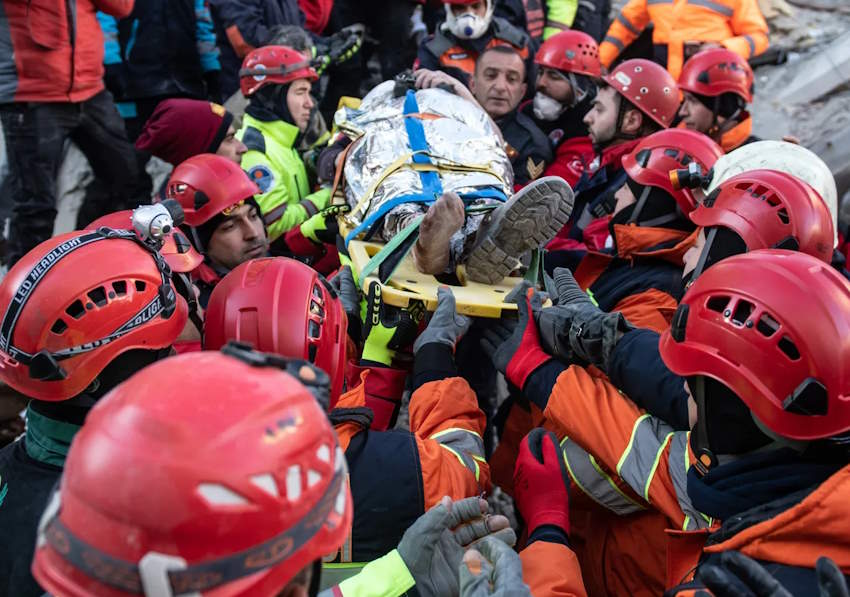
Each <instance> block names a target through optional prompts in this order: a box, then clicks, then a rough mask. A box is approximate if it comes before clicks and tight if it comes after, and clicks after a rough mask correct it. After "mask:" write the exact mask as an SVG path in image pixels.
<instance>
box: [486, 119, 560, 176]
mask: <svg viewBox="0 0 850 597" xmlns="http://www.w3.org/2000/svg"><path fill="white" fill-rule="evenodd" d="M496 124H497V125H498V126H499V130H501V131H502V136H503V137H504V138H505V142H506V143H507V144H508V145H509V147H508V148H507V151H508V157H509V158H510V160H511V166H513V169H514V184H517V185H525V184H528V183H529V182H531V181H532V180H534V179H535V178H538V177H540V176H542V175H543V171H544V170H545V169H546V166H548V165H549V164H551V163H552V160H553V159H554V155H553V154H552V144H551V143H550V141H549V138H548V137H547V136H546V135H544V134H543V131H541V130H540V129H539V128H537V125H536V124H534V121H533V120H531V118H529V117H528V116H526V115H525V114H523V113H522V112H519V111H517V110H514V111H513V112H511V113H510V114H507V115H506V116H503V117H502V118H500V119H498V120H497V121H496Z"/></svg>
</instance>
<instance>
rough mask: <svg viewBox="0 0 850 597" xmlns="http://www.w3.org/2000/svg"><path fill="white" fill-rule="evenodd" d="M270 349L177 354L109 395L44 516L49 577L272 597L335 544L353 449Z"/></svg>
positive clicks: (108, 590)
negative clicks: (346, 451)
mask: <svg viewBox="0 0 850 597" xmlns="http://www.w3.org/2000/svg"><path fill="white" fill-rule="evenodd" d="M269 357H270V355H262V354H260V353H251V352H248V353H243V355H242V358H244V359H245V362H243V360H240V359H239V358H234V357H232V356H227V355H225V354H221V353H216V352H195V353H189V354H184V355H180V356H175V357H172V358H168V359H165V360H162V361H159V362H157V363H155V364H153V365H150V366H149V367H147V368H145V369H143V370H142V371H140V372H138V373H136V374H135V375H134V376H132V377H131V378H130V379H128V380H127V381H126V382H124V383H123V384H121V385H119V386H117V387H116V388H115V389H114V390H113V391H112V392H110V393H109V394H108V395H107V396H106V397H105V398H104V399H103V400H101V401H100V403H99V404H97V406H95V408H94V409H93V410H92V411H91V413H90V414H89V415H88V418H87V419H86V424H85V425H84V426H83V428H82V429H81V430H80V431H79V433H78V434H77V435H76V436H75V438H74V443H73V444H72V445H71V449H70V451H69V453H68V458H67V461H66V462H65V468H64V472H63V476H62V481H61V483H60V487H59V490H58V491H57V492H56V493H54V494H53V497H52V498H51V501H50V502H49V503H48V506H47V509H46V510H45V513H44V514H43V515H42V520H41V523H40V524H39V530H38V543H37V548H36V553H35V558H34V562H33V566H32V571H33V575H34V576H35V578H36V579H37V580H38V582H39V584H40V585H41V586H42V587H44V588H45V589H46V590H47V591H48V592H49V593H51V594H53V595H66V596H67V595H74V596H84V595H86V596H88V595H98V596H101V597H122V596H124V597H126V596H127V595H128V594H134V595H148V596H150V597H153V596H156V597H165V596H171V595H182V594H188V593H192V594H196V595H215V596H216V597H235V596H249V595H250V596H251V597H254V596H257V597H265V596H268V597H273V596H274V595H278V594H279V593H280V590H281V589H282V588H283V587H285V586H286V585H287V583H288V582H289V581H290V580H291V579H292V578H293V577H294V576H295V575H296V574H297V573H298V572H299V571H300V570H302V569H303V568H304V567H306V566H308V565H309V564H310V563H312V562H315V561H316V560H318V559H320V558H321V557H322V556H324V555H326V554H329V553H333V552H334V551H335V550H337V549H338V548H339V547H340V545H342V543H343V542H344V541H345V538H346V537H347V536H348V534H349V532H350V529H351V519H352V510H353V508H352V502H351V494H350V492H349V489H348V482H347V480H346V476H347V467H346V463H345V456H344V455H343V453H342V450H341V449H340V447H339V444H338V442H337V438H336V433H335V432H334V430H333V427H331V425H330V423H329V421H328V419H327V417H326V415H325V414H324V413H323V412H322V410H321V408H320V407H319V404H318V403H317V402H316V400H315V398H314V397H313V395H312V394H311V392H310V391H309V389H308V388H307V387H305V386H304V385H302V383H300V382H299V380H298V378H296V377H295V376H294V375H293V374H290V373H289V372H288V371H290V370H293V368H292V367H290V366H289V364H285V363H279V361H280V359H279V358H277V357H275V358H269ZM273 361H278V363H274V362H273ZM249 363H251V364H249ZM266 363H269V364H271V365H272V366H268V365H266V366H263V365H264V364H266ZM275 364H280V365H283V366H285V367H286V371H287V372H284V371H282V370H281V369H279V368H277V367H275V366H274V365H275ZM303 365H306V364H303ZM293 373H294V374H295V375H297V374H298V371H297V370H295V371H293Z"/></svg>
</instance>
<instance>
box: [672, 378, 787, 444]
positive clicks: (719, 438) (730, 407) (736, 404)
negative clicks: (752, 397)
mask: <svg viewBox="0 0 850 597" xmlns="http://www.w3.org/2000/svg"><path fill="white" fill-rule="evenodd" d="M704 383H705V412H700V413H699V416H700V417H706V421H705V423H706V431H707V433H708V438H707V439H708V448H709V449H710V450H711V451H712V452H714V453H715V454H746V453H748V452H752V451H753V450H756V449H758V448H761V447H763V446H766V445H767V444H769V443H770V442H772V441H773V440H772V439H771V438H770V437H768V436H767V435H765V434H764V433H763V432H762V430H761V429H759V427H758V425H756V422H755V421H754V420H753V416H752V414H751V412H750V408H749V407H748V406H747V405H746V404H744V401H743V400H741V399H740V398H739V397H738V396H737V394H735V392H733V391H732V390H731V389H729V388H728V387H726V386H725V385H723V384H722V383H720V382H719V381H717V380H715V379H712V378H710V377H705V378H704ZM688 385H689V386H690V387H691V388H695V387H696V384H695V383H693V381H692V380H690V379H689V381H688Z"/></svg>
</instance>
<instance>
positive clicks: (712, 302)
mask: <svg viewBox="0 0 850 597" xmlns="http://www.w3.org/2000/svg"><path fill="white" fill-rule="evenodd" d="M728 304H729V297H728V296H713V297H711V298H710V299H708V303H707V304H706V307H708V308H709V309H711V310H712V311H716V312H717V313H723V311H724V310H725V309H726V305H728Z"/></svg>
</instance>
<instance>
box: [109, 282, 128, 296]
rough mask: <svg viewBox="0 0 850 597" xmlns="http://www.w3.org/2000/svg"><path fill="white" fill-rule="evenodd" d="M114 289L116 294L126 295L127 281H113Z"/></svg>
mask: <svg viewBox="0 0 850 597" xmlns="http://www.w3.org/2000/svg"><path fill="white" fill-rule="evenodd" d="M112 290H114V291H115V294H117V295H118V296H124V295H125V294H127V282H125V281H124V280H118V281H117V282H113V283H112Z"/></svg>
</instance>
